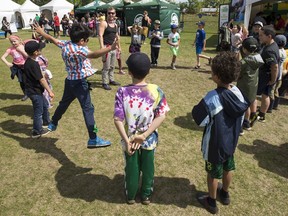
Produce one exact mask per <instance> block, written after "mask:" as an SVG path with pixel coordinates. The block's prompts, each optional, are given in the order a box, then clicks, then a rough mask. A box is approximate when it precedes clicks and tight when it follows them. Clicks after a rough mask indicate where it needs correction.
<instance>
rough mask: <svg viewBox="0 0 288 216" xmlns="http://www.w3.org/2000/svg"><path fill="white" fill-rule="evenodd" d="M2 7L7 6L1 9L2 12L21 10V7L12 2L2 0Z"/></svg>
mask: <svg viewBox="0 0 288 216" xmlns="http://www.w3.org/2000/svg"><path fill="white" fill-rule="evenodd" d="M0 5H5V7H1V8H0V11H1V12H4V11H5V12H13V11H14V10H17V9H19V8H20V6H21V5H20V4H17V3H15V2H14V1H12V0H0Z"/></svg>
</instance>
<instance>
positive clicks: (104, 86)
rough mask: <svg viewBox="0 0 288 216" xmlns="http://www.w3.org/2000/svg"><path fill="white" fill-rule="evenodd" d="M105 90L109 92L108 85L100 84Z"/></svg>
mask: <svg viewBox="0 0 288 216" xmlns="http://www.w3.org/2000/svg"><path fill="white" fill-rule="evenodd" d="M102 86H103V88H104V89H105V90H111V87H110V86H109V85H108V84H102Z"/></svg>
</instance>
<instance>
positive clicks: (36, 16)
mask: <svg viewBox="0 0 288 216" xmlns="http://www.w3.org/2000/svg"><path fill="white" fill-rule="evenodd" d="M39 19H40V16H39V15H38V14H36V15H35V18H34V23H36V22H37V23H39Z"/></svg>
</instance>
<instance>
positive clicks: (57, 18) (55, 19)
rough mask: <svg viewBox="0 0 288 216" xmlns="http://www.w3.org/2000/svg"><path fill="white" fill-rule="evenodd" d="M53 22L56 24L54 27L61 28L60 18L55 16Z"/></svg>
mask: <svg viewBox="0 0 288 216" xmlns="http://www.w3.org/2000/svg"><path fill="white" fill-rule="evenodd" d="M53 22H54V26H60V20H59V17H58V16H54V18H53Z"/></svg>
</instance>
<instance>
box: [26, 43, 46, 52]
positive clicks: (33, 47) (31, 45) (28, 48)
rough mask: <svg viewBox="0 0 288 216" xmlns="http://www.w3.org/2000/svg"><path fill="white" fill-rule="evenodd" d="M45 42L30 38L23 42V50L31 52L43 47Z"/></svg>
mask: <svg viewBox="0 0 288 216" xmlns="http://www.w3.org/2000/svg"><path fill="white" fill-rule="evenodd" d="M45 45H46V44H45V43H39V42H38V41H36V40H31V41H28V42H27V43H25V52H27V53H28V54H30V55H31V54H33V53H34V52H35V51H37V50H40V49H43V48H44V47H45Z"/></svg>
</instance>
